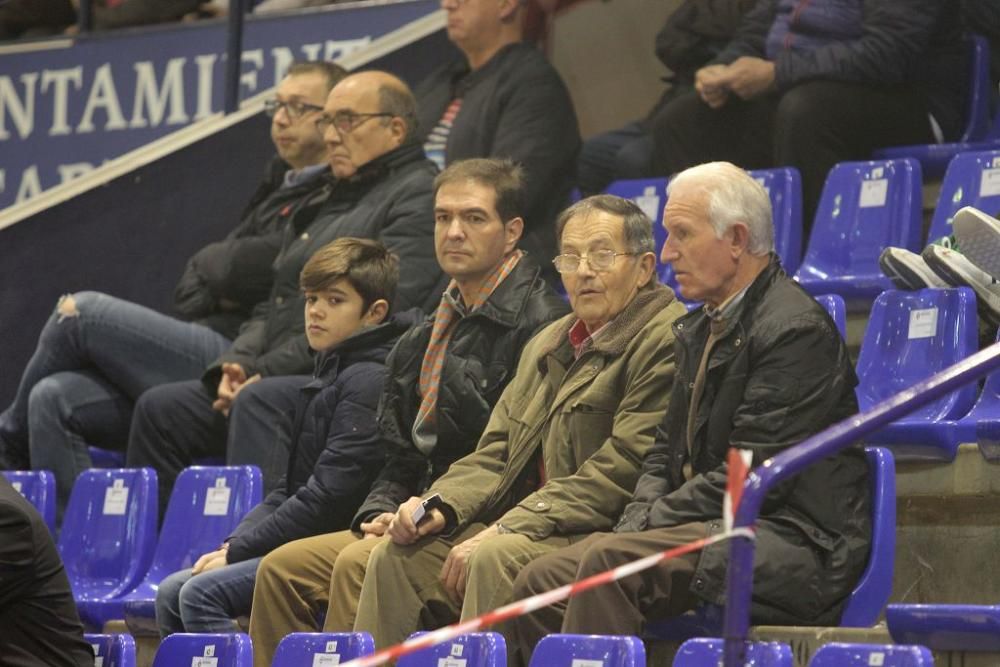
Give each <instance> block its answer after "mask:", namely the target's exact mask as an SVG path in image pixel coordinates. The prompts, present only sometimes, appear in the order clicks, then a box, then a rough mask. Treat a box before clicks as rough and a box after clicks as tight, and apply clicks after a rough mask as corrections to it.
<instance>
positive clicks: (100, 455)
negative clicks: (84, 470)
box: [87, 445, 125, 468]
mask: <svg viewBox="0 0 1000 667" xmlns="http://www.w3.org/2000/svg"><path fill="white" fill-rule="evenodd" d="M87 453H88V454H90V467H92V468H124V467H125V452H124V451H117V450H114V449H103V448H101V447H95V446H93V445H90V446H88V447H87Z"/></svg>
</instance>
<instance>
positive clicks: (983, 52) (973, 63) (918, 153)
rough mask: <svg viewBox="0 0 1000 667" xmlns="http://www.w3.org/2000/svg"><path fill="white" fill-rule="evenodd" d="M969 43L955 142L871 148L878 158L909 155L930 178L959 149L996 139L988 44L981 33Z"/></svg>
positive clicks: (999, 126)
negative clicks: (962, 109) (966, 93)
mask: <svg viewBox="0 0 1000 667" xmlns="http://www.w3.org/2000/svg"><path fill="white" fill-rule="evenodd" d="M967 42H968V45H969V96H968V98H967V99H966V104H965V129H964V131H963V132H962V136H961V137H960V138H959V140H958V141H957V142H954V143H947V144H917V145H912V146H893V147H891V148H883V149H881V150H878V151H875V155H874V157H876V158H878V159H885V160H890V159H898V158H904V157H912V158H915V159H917V160H920V165H921V167H922V170H923V173H924V175H925V176H927V177H928V178H931V179H937V178H940V177H941V174H943V173H945V168H946V167H947V166H948V162H949V161H950V160H951V159H952V158H953V157H954V156H955V155H958V154H959V153H961V152H963V151H967V150H979V149H980V148H984V147H986V146H988V145H989V144H990V143H997V142H996V140H997V139H1000V113H998V114H997V117H996V120H995V121H994V122H993V124H992V127H991V124H990V106H991V101H992V97H993V92H994V91H993V85H992V83H991V81H990V45H989V42H988V41H987V40H986V38H985V37H982V36H980V35H970V36H969V37H968V38H967Z"/></svg>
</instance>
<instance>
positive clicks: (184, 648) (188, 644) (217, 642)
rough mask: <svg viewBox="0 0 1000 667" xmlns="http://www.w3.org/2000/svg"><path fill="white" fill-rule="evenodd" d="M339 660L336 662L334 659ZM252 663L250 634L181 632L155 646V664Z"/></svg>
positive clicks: (240, 666)
mask: <svg viewBox="0 0 1000 667" xmlns="http://www.w3.org/2000/svg"><path fill="white" fill-rule="evenodd" d="M333 664H336V663H333ZM181 665H183V666H184V667H188V666H189V665H190V667H252V666H253V648H252V647H251V644H250V636H249V635H246V634H243V633H242V632H234V633H232V634H200V633H198V634H196V633H187V632H179V633H176V634H173V635H170V636H168V637H167V638H166V639H164V640H163V641H162V642H160V647H159V648H158V649H156V657H154V658H153V667H180V666H181Z"/></svg>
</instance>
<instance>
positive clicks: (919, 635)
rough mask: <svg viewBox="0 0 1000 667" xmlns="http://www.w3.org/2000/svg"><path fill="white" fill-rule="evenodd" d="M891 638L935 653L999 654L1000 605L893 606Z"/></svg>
mask: <svg viewBox="0 0 1000 667" xmlns="http://www.w3.org/2000/svg"><path fill="white" fill-rule="evenodd" d="M885 620H886V624H887V625H888V626H889V634H890V635H892V639H893V641H895V642H899V643H901V644H922V645H924V646H927V647H929V648H931V649H932V650H935V651H970V652H976V651H989V652H993V653H995V652H998V651H1000V605H976V604H891V605H889V606H888V607H887V608H886V610H885Z"/></svg>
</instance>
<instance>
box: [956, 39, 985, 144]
mask: <svg viewBox="0 0 1000 667" xmlns="http://www.w3.org/2000/svg"><path fill="white" fill-rule="evenodd" d="M966 39H967V41H968V45H969V94H968V97H967V98H966V101H965V130H964V131H963V132H962V138H961V139H959V141H978V140H980V139H985V138H986V137H987V135H988V134H989V132H990V107H991V106H992V98H993V85H992V82H991V80H990V43H989V40H987V39H986V38H985V37H983V36H982V35H969V36H968V37H967V38H966Z"/></svg>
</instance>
